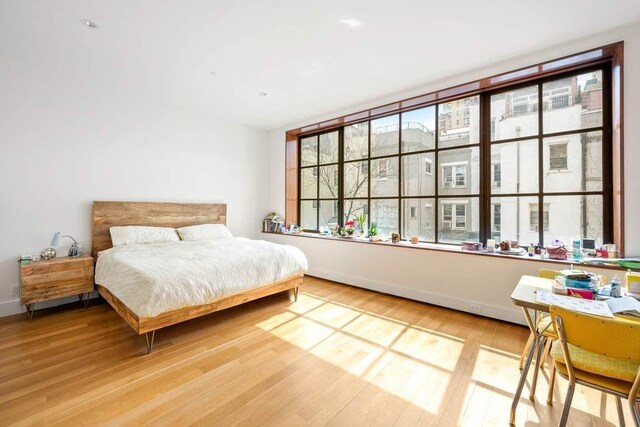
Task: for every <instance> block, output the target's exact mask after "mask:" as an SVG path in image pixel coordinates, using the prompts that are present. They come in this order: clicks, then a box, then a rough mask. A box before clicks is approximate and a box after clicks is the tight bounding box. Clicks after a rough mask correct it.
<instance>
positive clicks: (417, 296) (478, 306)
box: [308, 268, 525, 325]
mask: <svg viewBox="0 0 640 427" xmlns="http://www.w3.org/2000/svg"><path fill="white" fill-rule="evenodd" d="M308 274H309V275H310V276H315V277H319V278H322V279H328V280H333V281H335V282H340V283H345V284H347V285H352V286H357V287H360V288H365V289H370V290H373V291H377V292H383V293H386V294H390V295H396V296H399V297H403V298H408V299H412V300H416V301H421V302H426V303H429V304H434V305H438V306H441V307H447V308H452V309H454V310H460V311H464V312H467V313H471V314H477V315H480V316H486V317H490V318H493V319H498V320H504V321H507V322H511V323H517V324H520V325H525V322H524V318H523V316H522V311H521V310H519V309H517V308H515V307H513V308H505V307H500V306H497V305H493V304H486V303H481V302H478V301H472V300H466V299H463V298H456V297H451V296H449V295H444V294H441V293H436V292H430V291H425V290H422V289H415V288H407V287H404V286H401V285H397V284H392V283H385V282H380V281H377V280H371V279H368V278H365V277H361V276H353V275H350V274H342V273H337V272H335V271H329V270H323V269H318V268H310V269H309V272H308ZM472 306H473V307H474V308H475V310H471V307H472Z"/></svg>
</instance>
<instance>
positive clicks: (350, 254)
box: [264, 24, 640, 321]
mask: <svg viewBox="0 0 640 427" xmlns="http://www.w3.org/2000/svg"><path fill="white" fill-rule="evenodd" d="M620 40H624V42H625V51H624V67H625V68H624V75H625V77H624V113H625V119H626V121H625V123H624V134H625V146H624V155H625V180H624V181H625V188H624V191H625V199H624V202H625V244H626V254H627V256H632V255H640V197H638V196H640V168H638V167H637V161H638V160H637V159H639V158H640V144H638V143H637V139H638V135H640V121H638V120H636V119H635V118H636V117H640V82H639V81H638V78H637V76H638V75H640V25H639V24H636V25H633V26H629V27H624V28H620V29H618V30H614V31H609V32H607V33H606V34H598V35H594V36H593V37H590V38H587V39H581V40H575V41H571V42H566V43H562V44H559V45H558V46H556V47H555V48H550V49H544V50H542V51H537V52H530V53H523V55H522V56H521V57H519V58H514V59H513V60H511V61H508V62H504V63H499V64H495V65H492V66H489V67H485V68H482V69H479V70H474V71H470V72H468V73H465V74H464V75H459V76H453V77H451V78H450V79H447V80H444V81H440V82H436V83H433V84H430V85H427V86H424V87H419V88H415V89H412V90H408V91H405V92H402V93H396V94H390V95H389V96H386V97H384V98H379V99H373V100H371V101H368V102H366V103H363V104H360V105H354V106H350V107H347V108H344V109H343V110H341V111H336V112H333V113H330V114H327V115H326V116H323V117H316V118H311V119H309V120H305V121H303V122H299V123H292V124H291V125H290V126H286V127H282V128H280V129H274V130H271V131H270V132H269V146H270V150H269V153H270V154H269V155H270V160H269V162H270V169H269V171H270V186H269V187H270V188H271V190H270V198H269V201H268V205H267V206H266V207H265V209H264V210H276V211H278V212H280V213H282V214H284V202H285V200H284V162H285V158H284V134H285V131H286V130H287V129H293V128H296V127H298V126H303V125H308V124H311V123H315V122H319V121H323V120H328V119H331V118H334V117H336V116H339V115H342V114H347V113H352V112H354V111H360V110H363V109H366V108H370V107H375V106H378V105H381V104H384V103H386V102H392V101H397V100H399V99H403V98H407V97H410V96H415V95H419V94H423V93H427V92H431V91H435V90H438V89H443V88H447V87H450V86H453V85H456V84H461V83H466V82H468V81H471V80H476V79H479V78H482V77H486V76H490V75H493V74H497V73H500V72H506V71H509V70H513V69H516V68H520V67H525V66H528V65H531V64H534V63H538V62H542V61H545V60H551V59H554V58H557V57H560V56H564V55H570V54H573V53H576V52H580V51H583V50H588V49H591V48H595V47H598V46H602V45H605V44H608V43H613V42H617V41H620ZM425 80H428V72H426V73H425ZM265 236H267V235H265ZM267 238H269V239H272V240H277V241H279V242H286V243H290V244H294V245H296V246H299V247H300V248H301V249H302V250H303V251H305V253H306V254H307V257H308V258H309V264H310V269H311V271H312V272H315V273H316V274H321V275H322V276H323V277H327V278H329V279H333V280H337V281H345V282H348V283H350V284H353V285H359V286H363V287H367V288H372V289H377V290H381V291H385V292H389V293H397V294H400V295H405V296H411V295H414V297H415V298H416V299H423V300H425V301H432V302H434V303H438V304H442V305H445V306H450V307H454V308H458V309H463V310H464V309H465V308H464V306H465V305H466V306H467V310H468V309H469V308H468V305H469V302H468V301H476V300H479V301H480V302H481V304H482V306H483V310H484V311H483V314H485V315H488V316H494V317H497V318H503V319H505V320H512V321H513V320H519V317H518V316H516V318H513V317H512V315H513V306H512V305H511V303H510V300H509V298H508V297H509V295H510V293H511V290H512V288H513V286H514V285H515V283H516V282H517V278H518V277H519V276H520V275H522V274H526V273H529V274H532V273H535V272H536V271H537V269H538V268H542V267H543V266H544V265H545V264H539V263H533V262H526V261H520V262H514V261H511V260H495V259H493V258H489V257H480V256H466V257H465V256H464V255H460V254H454V253H450V254H448V253H439V252H438V253H435V252H433V251H417V250H410V249H406V250H400V249H397V248H388V247H380V246H369V245H358V244H351V243H346V242H318V241H317V240H315V239H304V238H298V237H289V236H267ZM354 246H356V248H354ZM347 259H348V260H350V261H349V262H346V261H341V260H347ZM461 265H464V268H460V266H461ZM394 273H397V274H394ZM609 275H611V274H610V272H609ZM410 294H411V295H410ZM420 295H421V296H423V297H424V298H419V297H418V296H420ZM450 298H453V299H450ZM467 300H468V301H467ZM461 301H462V302H461ZM509 313H511V314H509Z"/></svg>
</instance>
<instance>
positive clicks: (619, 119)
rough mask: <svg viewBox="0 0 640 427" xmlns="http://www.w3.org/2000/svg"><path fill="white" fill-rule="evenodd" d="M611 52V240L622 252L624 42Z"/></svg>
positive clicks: (622, 252) (621, 252)
mask: <svg viewBox="0 0 640 427" xmlns="http://www.w3.org/2000/svg"><path fill="white" fill-rule="evenodd" d="M615 46H616V48H615V50H614V52H613V59H612V67H611V113H612V114H611V115H612V121H611V145H612V146H611V162H612V165H611V168H612V171H613V177H612V182H611V184H612V186H613V188H612V191H611V193H612V194H611V196H612V198H613V241H614V243H616V244H617V245H618V251H619V252H620V254H621V255H623V254H624V197H623V194H624V161H623V160H624V127H623V118H624V114H623V112H622V106H623V105H624V99H623V81H624V74H623V67H622V62H623V57H624V42H620V43H617V44H616V45H615Z"/></svg>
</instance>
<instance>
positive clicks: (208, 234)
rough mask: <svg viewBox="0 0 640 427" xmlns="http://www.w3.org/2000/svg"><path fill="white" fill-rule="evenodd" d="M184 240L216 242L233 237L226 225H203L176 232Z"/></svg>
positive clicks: (180, 229)
mask: <svg viewBox="0 0 640 427" xmlns="http://www.w3.org/2000/svg"><path fill="white" fill-rule="evenodd" d="M176 231H177V232H178V235H180V238H181V239H182V240H214V239H225V238H230V237H233V234H231V232H230V231H229V229H228V228H227V226H226V225H224V224H202V225H192V226H189V227H182V228H178V229H177V230H176Z"/></svg>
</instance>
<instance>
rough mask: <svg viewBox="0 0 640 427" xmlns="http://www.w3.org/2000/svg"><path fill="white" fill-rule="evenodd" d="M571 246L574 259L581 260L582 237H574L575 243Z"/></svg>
mask: <svg viewBox="0 0 640 427" xmlns="http://www.w3.org/2000/svg"><path fill="white" fill-rule="evenodd" d="M571 246H572V249H573V250H572V252H573V260H574V261H580V259H581V258H582V243H581V242H580V239H573V243H572V245H571Z"/></svg>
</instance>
